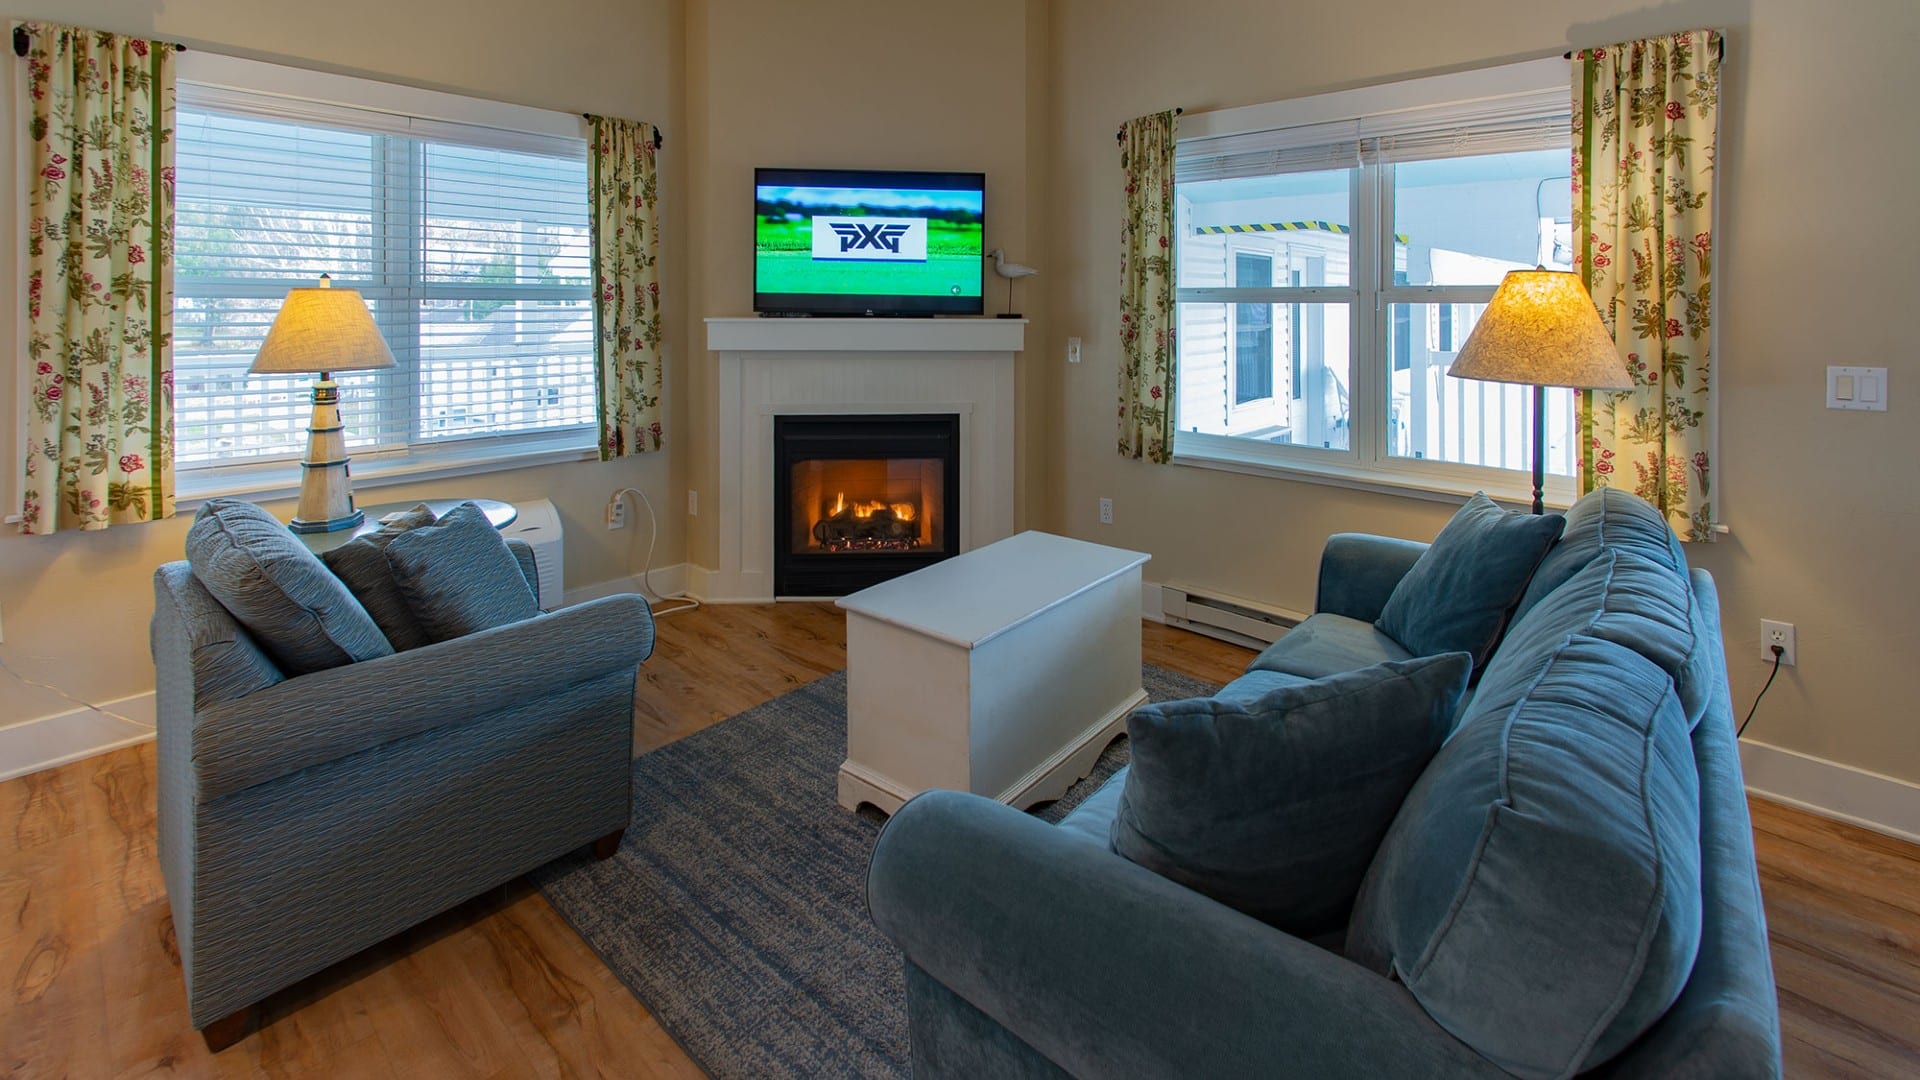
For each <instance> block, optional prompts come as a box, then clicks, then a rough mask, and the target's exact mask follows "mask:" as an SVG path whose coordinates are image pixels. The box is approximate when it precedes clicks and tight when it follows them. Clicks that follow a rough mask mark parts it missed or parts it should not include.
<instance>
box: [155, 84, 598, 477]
mask: <svg viewBox="0 0 1920 1080" xmlns="http://www.w3.org/2000/svg"><path fill="white" fill-rule="evenodd" d="M179 116H180V121H179V149H178V161H177V168H178V176H179V182H178V199H179V217H178V232H177V252H178V258H179V265H180V274H179V279H178V288H177V298H176V303H175V337H174V343H175V345H174V360H175V376H174V381H175V395H174V397H175V416H176V453H177V460H178V461H179V463H180V465H181V467H183V468H193V467H207V466H214V465H220V464H227V463H233V462H245V461H266V460H275V459H280V460H293V459H295V458H298V457H299V456H300V455H301V453H302V452H303V451H304V449H305V446H306V417H307V410H308V408H309V406H308V396H309V392H310V388H311V385H312V377H311V376H290V377H276V378H253V377H249V376H248V375H247V374H246V370H247V367H248V366H249V365H250V364H251V363H252V361H253V357H254V354H255V353H256V352H257V351H258V350H259V348H260V345H261V343H262V341H263V340H264V339H265V337H266V333H267V329H268V327H269V326H271V325H272V323H273V319H274V316H275V315H276V314H277V313H278V311H279V309H280V304H281V301H282V299H283V297H284V296H285V295H286V292H285V291H286V289H287V288H288V287H290V286H305V285H311V284H312V283H313V281H314V279H315V278H317V277H318V275H319V274H320V273H321V272H323V271H325V272H329V273H331V274H332V275H333V277H334V279H335V281H336V282H338V283H339V284H341V285H342V286H348V287H354V288H357V289H359V290H360V291H361V294H362V295H363V296H364V297H365V298H366V300H367V301H368V303H369V306H370V307H371V309H372V312H373V316H374V320H375V322H376V324H377V325H378V326H379V328H380V331H381V334H382V335H383V336H384V337H385V338H386V340H387V344H388V346H389V347H390V348H391V349H392V350H393V355H394V359H395V361H396V363H397V366H396V367H395V368H393V369H391V370H389V371H381V372H369V373H356V374H350V375H344V376H342V377H341V378H340V380H339V382H340V384H341V391H342V393H341V406H342V411H343V413H344V419H345V421H346V425H347V441H348V446H349V447H350V448H351V449H352V450H353V451H354V452H355V453H365V452H368V451H372V450H400V449H403V448H405V447H407V446H409V445H414V446H419V445H423V444H430V443H433V442H436V441H440V440H445V439H452V438H466V437H473V436H489V435H501V434H514V433H526V432H540V431H569V430H590V429H591V426H592V424H593V422H594V405H595V385H594V372H593V360H592V357H593V318H592V310H591V307H590V294H589V287H590V280H589V275H590V270H589V262H590V249H589V241H588V235H587V197H586V185H587V176H586V165H585V162H584V160H583V159H582V158H575V157H553V156H547V155H540V154H532V153H525V152H520V151H509V150H500V149H491V148H485V147H473V146H464V145H448V144H440V143H433V142H427V141H424V140H418V139H409V138H404V137H401V136H397V135H383V134H369V133H365V132H358V131H345V130H336V129H331V128H327V127H324V126H319V125H315V124H311V123H304V122H291V121H285V120H279V119H274V118H270V117H266V118H263V117H256V116H232V115H227V114H223V113H219V112H216V111H207V110H204V109H199V108H193V107H183V108H182V109H181V110H180V113H179Z"/></svg>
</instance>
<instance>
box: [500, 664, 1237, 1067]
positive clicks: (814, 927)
mask: <svg viewBox="0 0 1920 1080" xmlns="http://www.w3.org/2000/svg"><path fill="white" fill-rule="evenodd" d="M1144 682H1145V687H1146V690H1147V693H1148V694H1149V695H1150V696H1152V697H1153V699H1154V700H1156V701H1161V700H1169V699H1175V698H1183V697H1195V696H1199V695H1202V694H1208V693H1211V692H1213V690H1215V689H1216V687H1214V686H1213V685H1212V684H1210V683H1206V682H1202V681H1201V680H1198V679H1192V678H1188V677H1187V676H1184V675H1179V674H1175V673H1174V672H1170V671H1166V670H1164V669H1161V668H1157V667H1153V666H1152V665H1147V666H1146V667H1145V670H1144ZM846 731H847V681H846V673H845V672H839V673H836V674H833V675H829V676H827V677H825V678H823V679H819V680H816V681H815V682H812V683H809V684H807V685H806V686H803V687H801V688H800V689H798V690H794V691H791V692H789V693H787V694H783V695H781V696H780V697H778V698H775V699H774V700H772V701H769V702H767V703H766V704H764V705H760V706H758V707H756V708H753V709H750V710H748V711H747V712H744V713H741V714H740V715H739V716H735V717H732V718H730V719H727V720H723V721H721V722H720V723H718V724H715V725H713V726H712V727H709V728H706V729H705V730H702V731H699V732H696V733H695V734H693V735H689V736H687V737H686V738H684V739H681V740H680V741H678V742H675V743H672V744H670V745H667V746H664V747H661V748H660V749H658V750H655V751H653V752H651V753H648V754H644V755H642V756H641V757H639V758H637V759H635V761H634V763H633V821H632V823H631V824H630V825H629V826H628V828H627V835H626V838H625V841H624V842H623V843H622V844H621V847H620V852H619V854H617V855H615V856H614V857H613V858H611V859H608V860H606V861H605V862H597V863H596V862H592V861H589V860H588V859H586V858H585V857H584V855H574V856H569V857H567V858H565V859H561V860H560V861H558V862H555V863H552V864H550V865H548V866H546V867H543V868H541V869H540V870H537V871H535V872H534V873H533V875H532V877H533V880H534V882H535V883H536V884H538V885H539V886H540V889H541V891H542V892H543V893H545V894H546V896H547V899H548V900H549V901H551V902H552V904H553V906H554V907H555V908H557V909H559V911H560V914H561V915H562V916H563V917H565V918H566V920H567V921H568V922H569V923H571V924H573V927H574V929H575V930H577V931H579V933H580V936H581V937H582V938H584V939H586V941H587V943H588V944H590V945H592V946H593V948H594V950H595V951H596V952H598V953H599V954H600V958H601V959H602V960H604V961H606V964H607V967H608V968H609V969H611V970H612V971H613V972H614V973H615V974H616V975H618V976H619V977H620V980H621V981H622V982H624V983H626V984H627V987H628V988H629V989H631V990H632V991H633V993H634V996H635V997H637V998H639V999H640V1001H641V1003H642V1004H644V1005H646V1007H647V1008H648V1009H649V1010H650V1011H651V1012H652V1013H653V1015H654V1017H655V1018H656V1019H657V1020H658V1021H659V1022H660V1024H661V1026H662V1027H664V1028H665V1029H666V1030H667V1033H668V1034H670V1035H672V1036H673V1038H674V1039H675V1040H676V1041H678V1042H679V1043H680V1045H681V1046H682V1047H684V1048H685V1049H686V1051H687V1053H688V1054H689V1055H691V1056H692V1057H693V1059H694V1060H695V1061H697V1062H699V1063H700V1065H701V1066H702V1067H704V1068H705V1069H706V1070H707V1072H708V1073H709V1074H710V1075H712V1076H714V1077H717V1078H722V1080H727V1078H733V1077H785V1076H795V1077H801V1076H804V1077H828V1076H858V1077H904V1076H906V1075H907V1016H906V990H905V984H904V982H903V976H902V973H901V963H900V953H899V951H898V950H896V949H895V948H894V947H893V945H892V944H891V943H889V942H888V941H887V940H886V939H885V938H883V937H881V936H880V933H879V931H877V930H875V929H874V928H873V924H872V923H871V922H869V921H868V920H867V907H866V873H867V857H868V855H869V854H870V853H871V852H872V850H873V842H874V840H875V838H877V837H878V836H879V835H880V827H881V825H882V824H884V823H885V820H886V819H885V818H884V817H883V816H882V815H880V814H878V813H877V812H875V811H873V810H872V809H871V808H866V807H863V808H862V809H861V812H860V813H858V814H854V813H849V812H848V811H846V810H843V809H841V808H840V805H839V804H838V803H837V802H836V801H835V794H836V788H835V773H836V772H837V771H838V769H839V768H840V762H841V759H843V758H844V757H845V756H846V748H847V740H846ZM1126 761H1127V746H1126V739H1125V738H1124V737H1123V738H1121V739H1118V740H1116V741H1115V742H1114V743H1113V745H1111V746H1109V747H1108V748H1107V750H1106V753H1104V754H1103V755H1102V756H1101V758H1100V762H1099V764H1098V766H1097V767H1096V768H1095V771H1094V773H1093V775H1092V776H1089V777H1088V778H1087V779H1085V780H1082V781H1081V782H1080V783H1079V784H1076V785H1075V786H1074V787H1073V788H1072V789H1071V790H1069V791H1068V792H1067V794H1066V795H1065V796H1063V797H1062V798H1060V799H1059V800H1058V801H1056V802H1054V803H1051V804H1046V805H1043V806H1040V807H1036V808H1035V812H1036V813H1037V814H1038V816H1040V817H1041V818H1044V819H1046V820H1048V821H1056V820H1058V819H1059V818H1061V817H1063V816H1064V815H1065V814H1066V813H1067V811H1068V810H1070V809H1072V808H1073V807H1074V806H1076V805H1078V804H1079V802H1080V801H1081V800H1082V799H1084V798H1086V797H1087V796H1088V795H1089V794H1092V792H1093V791H1094V790H1096V789H1097V788H1098V787H1099V785H1100V784H1101V783H1103V782H1105V780H1106V779H1107V778H1108V777H1110V776H1112V775H1113V773H1114V771H1115V770H1117V769H1119V768H1120V767H1121V766H1122V765H1124V764H1126Z"/></svg>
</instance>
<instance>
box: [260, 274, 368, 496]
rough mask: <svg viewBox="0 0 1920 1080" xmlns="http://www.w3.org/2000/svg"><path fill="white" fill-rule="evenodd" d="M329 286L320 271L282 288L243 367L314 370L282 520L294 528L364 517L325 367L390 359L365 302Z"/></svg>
mask: <svg viewBox="0 0 1920 1080" xmlns="http://www.w3.org/2000/svg"><path fill="white" fill-rule="evenodd" d="M332 285H333V282H332V280H331V279H330V278H328V277H327V275H325V274H322V275H320V287H319V288H317V289H289V290H287V299H286V302H284V303H282V304H281V305H280V313H279V314H278V315H275V316H274V318H273V326H272V328H271V329H269V330H268V331H267V340H266V341H265V342H263V343H262V344H261V346H260V352H259V353H258V354H257V355H255V356H254V358H253V366H252V367H250V368H248V369H247V372H248V374H251V375H287V374H293V373H296V372H298V373H308V372H313V373H318V374H319V376H320V378H319V381H317V382H315V383H314V384H313V419H312V420H311V421H310V423H309V424H308V427H307V456H306V459H305V460H303V461H302V462H300V473H301V475H300V505H299V508H298V509H297V510H296V511H295V513H294V515H293V521H291V522H290V523H289V525H288V527H289V528H291V529H292V530H293V531H294V532H297V533H318V532H336V531H338V530H340V529H351V528H354V527H356V526H358V525H359V524H360V523H361V522H362V521H364V520H366V515H365V514H363V513H361V512H360V511H359V510H357V509H355V508H354V505H353V480H352V478H351V476H350V474H349V472H348V469H347V460H348V459H347V434H346V424H345V423H343V422H342V421H341V418H340V384H338V383H336V382H334V381H333V373H334V372H336V371H371V370H374V369H376V368H390V367H392V366H393V352H392V350H390V349H388V348H387V342H386V339H385V338H382V337H381V336H380V328H379V327H377V326H375V325H374V324H373V314H372V313H371V312H369V311H368V310H367V302H366V301H365V300H362V299H361V298H360V294H359V293H358V292H356V291H354V290H353V289H336V288H333V287H332Z"/></svg>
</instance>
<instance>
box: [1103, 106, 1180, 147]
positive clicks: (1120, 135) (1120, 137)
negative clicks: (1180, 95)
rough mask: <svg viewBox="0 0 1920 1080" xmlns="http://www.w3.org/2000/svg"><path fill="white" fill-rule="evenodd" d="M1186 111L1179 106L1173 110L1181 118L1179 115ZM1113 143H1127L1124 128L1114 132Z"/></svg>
mask: <svg viewBox="0 0 1920 1080" xmlns="http://www.w3.org/2000/svg"><path fill="white" fill-rule="evenodd" d="M1186 111H1187V110H1185V109H1182V108H1179V107H1178V106H1175V108H1174V110H1173V115H1175V116H1179V115H1180V114H1181V113H1183V112H1186ZM1113 141H1114V142H1126V141H1127V129H1126V128H1124V127H1123V128H1121V129H1120V130H1119V131H1116V132H1114V133H1113Z"/></svg>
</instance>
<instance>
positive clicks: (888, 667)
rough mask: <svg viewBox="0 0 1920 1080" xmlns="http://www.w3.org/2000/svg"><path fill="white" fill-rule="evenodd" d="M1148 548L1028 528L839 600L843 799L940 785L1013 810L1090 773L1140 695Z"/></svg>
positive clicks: (901, 796) (853, 801)
mask: <svg viewBox="0 0 1920 1080" xmlns="http://www.w3.org/2000/svg"><path fill="white" fill-rule="evenodd" d="M1149 558H1150V556H1148V555H1146V554H1144V553H1142V552H1138V551H1126V550H1123V549H1121V548H1113V547H1106V546H1103V545H1101V544H1089V543H1087V542H1085V541H1082V540H1070V539H1068V538H1066V537H1063V536H1053V535H1050V534H1048V533H1041V532H1024V533H1021V534H1019V535H1018V536H1012V537H1009V538H1007V539H1005V540H1002V541H1000V542H999V543H996V544H989V545H987V546H986V547H983V548H979V549H977V550H974V551H970V552H967V553H965V554H962V555H958V556H956V557H954V558H951V559H948V560H946V561H944V562H940V563H935V564H934V565H932V566H929V567H927V568H926V569H924V570H917V571H915V572H913V573H911V574H907V575H905V576H903V577H898V578H894V579H893V580H892V581H887V582H883V583H881V584H879V585H875V586H874V587H872V588H870V589H863V590H861V591H860V592H857V593H854V594H853V595H851V596H847V597H843V598H841V599H840V601H839V605H840V607H842V608H844V609H845V610H846V613H847V760H846V761H845V762H843V763H842V764H841V766H840V805H842V806H845V807H847V808H848V809H853V808H855V807H857V806H859V805H860V804H861V803H871V804H872V805H874V806H876V807H878V808H879V809H881V810H883V811H885V812H887V813H889V814H891V813H893V812H894V811H895V810H898V809H899V808H900V804H901V803H903V802H906V801H907V800H908V799H910V798H912V797H913V796H915V795H917V794H919V793H920V792H922V791H925V790H928V789H929V788H950V789H954V790H959V791H971V792H974V793H976V794H979V795H986V796H989V797H991V798H995V799H998V800H1000V801H1001V802H1004V803H1008V804H1011V805H1013V806H1016V807H1020V808H1022V809H1024V808H1026V807H1028V806H1032V805H1033V804H1034V803H1037V802H1044V801H1046V800H1048V799H1054V798H1058V797H1059V796H1060V794H1061V793H1062V792H1064V791H1066V790H1067V788H1068V787H1070V786H1072V784H1073V782H1074V781H1075V780H1078V779H1080V778H1081V777H1083V776H1085V775H1087V773H1088V772H1089V771H1090V770H1091V769H1092V768H1093V764H1094V762H1095V761H1097V760H1098V759H1099V757H1100V751H1101V750H1102V749H1104V748H1105V747H1106V745H1107V743H1108V742H1110V741H1111V740H1112V739H1113V737H1114V736H1115V735H1118V734H1120V732H1121V731H1123V730H1124V729H1125V726H1126V720H1127V714H1128V713H1130V712H1132V711H1133V710H1134V708H1135V707H1137V706H1138V705H1140V704H1141V703H1142V702H1144V701H1145V700H1146V697H1147V695H1146V692H1145V691H1144V690H1142V689H1141V688H1140V567H1141V565H1142V564H1143V563H1145V562H1146V561H1147V560H1148V559H1149Z"/></svg>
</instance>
